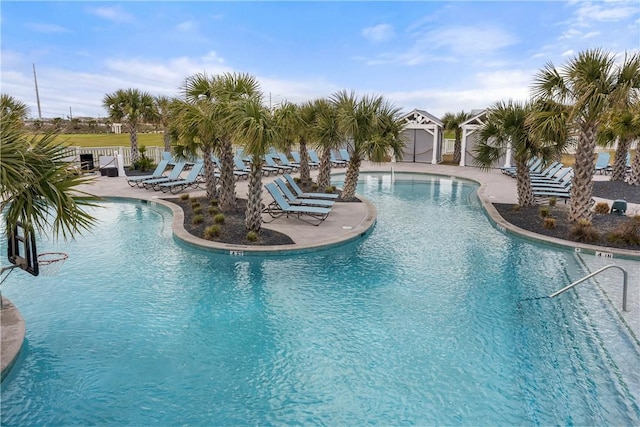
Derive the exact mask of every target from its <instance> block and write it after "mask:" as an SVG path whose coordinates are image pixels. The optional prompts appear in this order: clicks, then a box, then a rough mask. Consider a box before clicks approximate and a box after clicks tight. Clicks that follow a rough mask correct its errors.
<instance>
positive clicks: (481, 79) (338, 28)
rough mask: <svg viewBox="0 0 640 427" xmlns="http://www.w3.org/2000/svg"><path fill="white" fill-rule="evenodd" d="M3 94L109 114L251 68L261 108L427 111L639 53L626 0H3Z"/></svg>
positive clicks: (633, 5) (475, 103)
mask: <svg viewBox="0 0 640 427" xmlns="http://www.w3.org/2000/svg"><path fill="white" fill-rule="evenodd" d="M0 24H1V30H0V46H1V60H2V63H1V66H0V92H1V93H3V94H8V95H11V96H13V97H15V98H17V99H18V100H20V101H22V102H24V103H26V104H27V105H28V106H29V107H30V114H29V116H30V117H33V118H37V117H38V108H37V97H36V90H35V85H34V65H35V70H36V75H37V83H38V91H39V96H40V104H41V111H42V117H43V118H54V117H62V118H68V117H69V116H72V117H96V118H99V117H105V116H106V115H107V112H106V110H105V109H104V107H103V106H102V99H103V98H104V96H105V95H106V94H109V93H113V92H115V91H116V90H118V89H128V88H133V89H139V90H141V91H145V92H148V93H150V94H151V95H154V96H155V95H166V96H170V97H173V96H180V86H181V85H182V84H183V83H184V81H185V78H187V77H188V76H191V75H194V74H196V73H207V74H209V75H217V74H220V73H225V72H242V73H249V74H251V75H253V76H254V77H256V79H257V80H258V81H259V83H260V87H261V89H262V92H263V94H264V100H265V104H267V105H271V106H275V105H278V104H279V103H281V102H283V101H289V102H295V103H301V102H304V101H307V100H313V99H315V98H322V97H330V96H331V95H332V94H334V93H336V92H338V91H340V90H347V91H355V92H356V93H357V94H359V95H365V94H375V95H382V96H384V97H385V98H386V99H388V100H389V101H391V102H392V103H393V104H394V105H395V106H396V107H398V108H400V109H401V111H402V112H404V113H408V112H410V111H411V110H413V109H415V108H417V109H422V110H426V111H428V112H429V113H431V114H433V115H435V116H436V117H442V115H443V114H444V113H446V112H459V111H470V110H472V109H482V108H486V107H489V106H491V104H493V103H495V102H497V101H501V100H502V101H505V100H509V99H514V100H525V99H527V98H528V97H529V93H530V88H531V84H532V82H533V78H534V76H535V73H536V72H537V71H539V70H540V69H541V68H542V67H544V66H545V64H547V63H552V64H553V65H555V66H556V67H562V66H563V65H564V64H566V63H567V62H568V61H570V60H571V59H572V58H574V57H575V55H576V54H578V53H579V52H581V51H584V50H586V49H594V48H601V49H603V50H605V51H607V52H610V53H611V54H612V55H615V56H616V57H617V59H618V60H622V59H623V58H624V55H625V53H633V52H637V51H639V50H640V2H639V1H638V0H633V1H624V0H621V1H532V2H526V1H496V2H488V1H445V2H439V1H411V2H397V1H394V2H386V1H373V2H371V1H353V2H341V1H318V2H312V1H297V2H294V1H283V2H273V1H260V2H249V1H233V2H221V1H196V2H188V1H181V2H173V1H119V2H118V1H110V2H94V1H66V2H65V1H61V2H56V1H44V2H32V1H11V0H2V1H1V2H0Z"/></svg>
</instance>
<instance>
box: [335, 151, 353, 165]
mask: <svg viewBox="0 0 640 427" xmlns="http://www.w3.org/2000/svg"><path fill="white" fill-rule="evenodd" d="M338 152H339V153H340V158H341V159H342V160H344V161H345V162H347V163H348V162H349V161H350V160H351V156H349V152H348V151H347V149H346V148H341V149H340V150H338Z"/></svg>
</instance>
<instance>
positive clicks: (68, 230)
mask: <svg viewBox="0 0 640 427" xmlns="http://www.w3.org/2000/svg"><path fill="white" fill-rule="evenodd" d="M4 118H5V117H4V114H3V115H2V117H0V120H1V121H2V123H3V125H2V130H1V132H0V137H1V139H2V144H0V200H1V202H0V211H1V212H3V213H4V215H5V218H6V220H7V225H8V227H7V229H6V232H7V233H9V232H10V230H12V229H13V228H14V227H15V226H16V225H17V223H18V222H21V223H22V224H23V225H24V226H25V228H28V229H31V230H34V231H37V232H40V233H43V234H47V233H48V232H49V231H51V232H52V233H53V237H54V238H57V237H59V236H62V237H63V238H64V239H65V240H66V239H68V238H70V237H73V236H74V235H75V234H79V233H81V232H82V231H83V230H87V229H89V228H90V227H91V226H92V225H94V224H95V221H96V220H95V218H94V217H93V216H91V215H90V214H89V213H88V212H87V211H86V210H84V209H83V207H87V206H93V204H92V202H93V201H95V200H97V198H96V197H94V196H92V195H90V194H88V193H85V192H82V191H79V190H78V189H77V188H76V186H78V185H80V184H83V183H86V182H87V179H86V178H84V177H82V176H79V175H77V174H75V173H74V172H71V171H69V170H68V166H69V164H68V162H66V161H64V158H65V157H66V156H67V153H66V147H65V146H64V145H61V144H60V143H59V142H57V141H56V136H57V133H55V132H48V133H46V134H44V135H42V136H38V135H28V134H27V133H26V131H25V130H24V128H23V127H22V126H14V125H13V124H9V123H7V122H5V121H4Z"/></svg>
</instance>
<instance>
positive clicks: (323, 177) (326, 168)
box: [318, 148, 331, 189]
mask: <svg viewBox="0 0 640 427" xmlns="http://www.w3.org/2000/svg"><path fill="white" fill-rule="evenodd" d="M330 184H331V148H323V149H322V157H320V170H319V171H318V187H319V188H321V189H324V188H327V187H328V186H329V185H330Z"/></svg>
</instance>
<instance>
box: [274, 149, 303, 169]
mask: <svg viewBox="0 0 640 427" xmlns="http://www.w3.org/2000/svg"><path fill="white" fill-rule="evenodd" d="M278 159H279V160H280V164H281V165H283V166H289V167H290V168H291V170H292V171H293V172H296V171H297V170H298V168H300V165H295V164H293V163H291V162H290V161H289V158H288V157H287V155H286V154H284V153H278Z"/></svg>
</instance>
